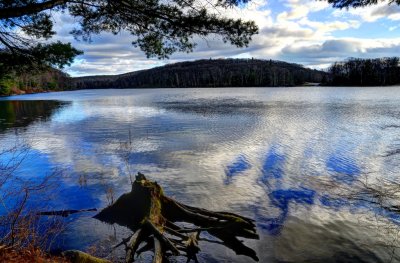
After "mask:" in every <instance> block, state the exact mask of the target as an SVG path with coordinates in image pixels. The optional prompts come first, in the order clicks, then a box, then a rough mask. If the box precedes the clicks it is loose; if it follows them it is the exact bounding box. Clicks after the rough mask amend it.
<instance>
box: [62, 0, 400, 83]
mask: <svg viewBox="0 0 400 263" xmlns="http://www.w3.org/2000/svg"><path fill="white" fill-rule="evenodd" d="M224 15H225V16H228V17H236V18H237V17H241V18H243V19H244V20H254V21H255V22H256V23H257V25H258V26H259V29H260V30H259V34H258V35H256V36H255V37H254V38H253V41H252V42H251V44H250V45H249V47H248V48H241V49H239V48H236V47H234V46H230V45H228V44H223V43H222V41H220V40H219V39H218V38H215V37H210V38H208V39H207V41H205V40H203V39H199V40H198V46H197V47H196V49H195V50H194V52H193V53H189V54H187V53H177V54H174V55H173V56H171V58H170V59H169V60H158V59H147V58H146V56H145V55H144V53H143V52H142V51H140V50H139V49H137V48H134V47H133V46H132V45H131V42H132V36H130V35H129V34H128V33H121V34H119V35H116V36H114V35H110V34H101V35H99V36H96V37H94V38H93V42H91V43H86V42H78V41H76V40H74V39H73V37H72V36H71V35H70V34H69V32H70V31H71V29H72V28H73V26H74V20H73V18H70V17H68V16H67V15H59V16H58V17H57V19H56V27H55V29H56V31H57V32H58V34H57V38H56V39H60V40H62V41H66V42H72V43H73V45H74V46H75V47H77V48H79V49H81V50H83V51H84V52H85V54H84V55H82V56H79V57H78V58H77V59H76V60H75V62H74V64H73V65H72V66H71V67H68V68H66V69H65V70H66V71H67V72H68V73H69V74H71V75H72V76H84V75H102V74H107V75H109V74H120V73H125V72H130V71H135V70H140V69H146V68H152V67H155V66H161V65H164V64H167V63H173V62H178V61H185V60H196V59H208V58H228V57H229V58H247V57H250V58H251V57H254V58H260V59H277V60H285V61H288V62H295V63H300V64H303V65H305V66H308V67H312V68H326V67H327V66H328V65H329V64H330V63H331V62H333V61H338V60H343V59H346V58H348V57H363V58H366V57H368V58H375V57H384V56H398V55H399V54H400V7H399V6H397V5H390V6H388V5H387V3H381V4H379V5H376V6H370V7H366V8H359V9H349V10H346V9H343V10H339V9H333V8H331V7H330V6H329V5H328V4H327V3H326V2H325V1H315V0H274V1H273V0H267V1H265V0H253V1H251V2H250V3H249V4H248V5H246V6H245V7H244V8H234V9H230V10H228V11H226V12H225V13H224Z"/></svg>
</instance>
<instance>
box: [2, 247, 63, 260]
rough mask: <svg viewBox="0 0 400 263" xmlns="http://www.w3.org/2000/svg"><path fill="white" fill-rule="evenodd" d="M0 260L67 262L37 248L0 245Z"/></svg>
mask: <svg viewBox="0 0 400 263" xmlns="http://www.w3.org/2000/svg"><path fill="white" fill-rule="evenodd" d="M0 262H2V263H24V262H27V263H28V262H29V263H53V262H54V263H56V262H57V263H68V262H70V261H68V260H66V259H65V258H63V257H60V256H52V255H49V254H47V253H45V252H43V250H41V249H39V248H33V247H27V248H24V249H12V248H5V247H0Z"/></svg>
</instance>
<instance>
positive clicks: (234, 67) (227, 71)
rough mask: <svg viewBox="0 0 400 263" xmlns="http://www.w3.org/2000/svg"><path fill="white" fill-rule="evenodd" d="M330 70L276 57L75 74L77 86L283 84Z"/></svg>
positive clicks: (313, 79) (311, 79)
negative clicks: (308, 67) (99, 73)
mask: <svg viewBox="0 0 400 263" xmlns="http://www.w3.org/2000/svg"><path fill="white" fill-rule="evenodd" d="M326 75H327V73H325V72H322V71H318V70H312V69H307V68H304V67H303V66H301V65H298V64H293V63H287V62H282V61H274V60H258V59H217V60H211V59H210V60H198V61H193V62H181V63H175V64H169V65H166V66H162V67H157V68H153V69H149V70H142V71H137V72H132V73H128V74H122V75H118V76H98V77H81V78H75V79H74V84H75V88H77V89H90V88H190V87H282V86H296V85H302V84H304V83H305V82H317V83H319V82H322V81H324V79H326V77H327V76H326Z"/></svg>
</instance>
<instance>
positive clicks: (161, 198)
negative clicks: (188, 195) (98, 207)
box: [95, 173, 259, 263]
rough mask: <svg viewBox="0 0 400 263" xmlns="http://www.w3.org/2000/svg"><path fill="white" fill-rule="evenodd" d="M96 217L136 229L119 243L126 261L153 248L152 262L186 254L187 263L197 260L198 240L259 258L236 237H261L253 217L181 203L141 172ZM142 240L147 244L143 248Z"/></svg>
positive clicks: (132, 259) (158, 262)
mask: <svg viewBox="0 0 400 263" xmlns="http://www.w3.org/2000/svg"><path fill="white" fill-rule="evenodd" d="M95 218H97V219H99V220H101V221H103V222H106V223H110V224H114V223H116V224H119V225H122V226H126V227H128V228H130V229H131V230H132V231H134V232H135V233H134V235H132V236H131V237H130V238H129V239H125V240H123V242H121V243H120V244H119V245H122V244H124V245H125V247H126V252H127V253H126V262H127V263H130V262H133V261H134V259H135V257H134V256H135V254H140V253H143V252H145V251H149V250H153V251H154V258H153V262H157V263H161V262H168V260H167V257H168V255H169V254H172V255H185V256H186V257H187V259H188V262H189V261H190V260H194V261H195V262H197V254H198V252H199V251H200V248H199V240H204V241H211V242H215V243H219V244H222V245H225V246H226V247H229V248H231V249H232V250H234V251H235V252H236V254H238V255H246V256H249V257H251V258H252V259H254V260H256V261H258V257H257V255H256V253H255V251H254V250H253V249H251V248H249V247H247V246H246V245H244V244H243V242H241V241H240V240H239V239H237V237H243V238H249V239H258V238H259V236H258V234H257V232H256V227H255V224H254V221H253V220H252V219H249V218H246V217H243V216H240V215H236V214H233V213H227V212H213V211H209V210H206V209H202V208H197V207H192V206H188V205H185V204H182V203H179V202H177V201H175V200H173V199H171V198H169V197H167V196H165V195H164V193H163V190H162V188H161V187H160V186H159V185H158V184H157V183H156V182H152V181H149V180H147V179H146V178H145V176H144V175H143V174H141V173H138V175H137V176H136V180H135V182H134V183H133V184H132V191H131V192H130V193H127V194H124V195H122V196H121V197H120V198H119V199H118V200H117V201H116V202H115V203H114V204H112V205H111V206H109V207H107V208H105V209H103V210H102V211H101V212H100V213H99V214H97V215H96V216H95ZM175 222H185V223H189V224H191V225H192V226H193V227H192V228H187V227H186V228H184V227H182V226H179V225H177V224H175ZM203 231H206V232H208V233H209V234H211V235H213V236H214V237H216V238H218V239H219V240H221V242H218V241H213V240H205V239H201V238H200V234H201V232H203ZM142 243H144V245H143V246H142V247H140V245H141V244H142ZM119 245H118V246H119ZM139 247H140V248H139Z"/></svg>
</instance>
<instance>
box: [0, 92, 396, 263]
mask: <svg viewBox="0 0 400 263" xmlns="http://www.w3.org/2000/svg"><path fill="white" fill-rule="evenodd" d="M3 100H4V101H0V146H1V147H4V148H6V147H7V146H11V145H13V144H15V142H16V141H24V142H25V143H28V144H29V148H30V150H29V152H28V156H27V157H26V158H25V160H24V162H23V163H22V165H21V167H20V169H19V170H18V173H19V175H21V176H26V177H41V176H44V175H45V174H49V173H51V172H52V170H53V169H57V170H61V171H62V173H60V176H59V179H58V184H59V185H58V186H59V189H58V191H57V192H56V196H57V198H52V200H50V205H49V204H48V203H47V208H52V209H55V210H61V209H83V208H93V207H96V208H102V207H105V206H106V205H107V204H108V202H109V200H108V198H107V192H110V191H114V192H115V196H116V197H118V196H119V195H120V194H122V193H123V192H127V191H129V190H130V181H129V174H135V173H136V172H137V171H140V172H142V173H144V174H146V175H147V176H148V178H149V179H151V180H156V181H157V182H159V183H160V184H161V185H162V186H163V187H164V188H165V191H166V193H167V194H168V195H169V196H172V197H174V198H176V199H177V200H178V201H180V202H183V203H187V204H190V205H195V206H199V207H204V208H207V209H212V210H218V211H221V210H225V211H231V212H235V213H240V214H243V215H246V216H248V217H251V218H254V219H255V220H256V222H257V226H258V232H259V234H260V237H261V238H260V240H255V241H253V240H252V241H248V240H246V241H245V242H246V244H248V245H249V246H250V247H252V248H254V249H255V250H256V252H257V254H258V256H259V258H260V261H261V262H390V261H391V262H399V261H400V257H399V256H400V253H399V251H397V250H396V247H397V246H399V245H400V244H399V242H398V240H397V238H398V237H397V235H398V232H399V231H398V230H400V217H398V216H397V214H396V213H392V212H388V211H386V210H385V209H382V208H380V207H379V206H378V205H375V204H373V203H369V202H365V201H354V200H349V199H346V196H347V195H346V193H347V192H349V189H350V190H351V189H352V188H356V185H359V184H358V183H359V182H360V181H363V182H365V181H368V182H375V183H376V182H379V180H381V179H384V178H386V179H390V180H396V179H397V177H398V174H399V172H400V167H399V166H398V164H399V163H400V160H399V156H400V154H398V153H400V150H399V149H400V134H399V131H400V88H399V87H387V88H382V87H377V88H329V87H298V88H257V89H248V88H247V89H233V88H229V89H228V88H226V89H152V90H83V91H73V92H59V93H47V94H36V95H24V96H17V97H9V98H5V99H3ZM0 157H1V158H2V161H3V162H4V161H5V159H6V158H9V156H8V157H7V155H2V156H1V155H0ZM128 167H130V168H128ZM353 186H354V187H353ZM110 189H112V190H110ZM340 189H343V193H344V194H343V195H339V196H340V197H338V192H339V193H340ZM93 215H94V213H81V214H78V215H74V216H71V217H69V218H68V219H67V221H69V224H68V228H67V231H66V232H65V233H64V234H63V235H62V236H61V237H60V238H59V239H60V240H59V241H58V243H59V245H60V246H61V248H62V249H70V248H77V249H88V247H90V246H93V245H94V246H98V247H100V248H101V247H103V250H104V251H107V250H109V251H111V249H110V247H111V245H113V244H116V243H118V242H119V241H120V240H121V238H122V237H126V236H128V235H129V231H128V230H126V229H122V228H116V229H114V228H113V227H110V226H107V225H105V224H103V223H100V222H97V221H96V220H94V219H92V218H91V217H92V216H93ZM399 233H400V232H399ZM200 246H201V247H202V251H201V254H200V260H201V261H202V262H251V259H250V258H247V257H245V256H236V255H235V254H234V253H233V252H232V251H230V250H229V249H228V248H225V247H222V246H218V245H215V244H207V243H201V244H200ZM149 257H150V256H149V255H148V256H144V257H143V261H147V260H148V259H149ZM176 260H178V261H183V262H185V261H184V259H183V258H177V259H176Z"/></svg>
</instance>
